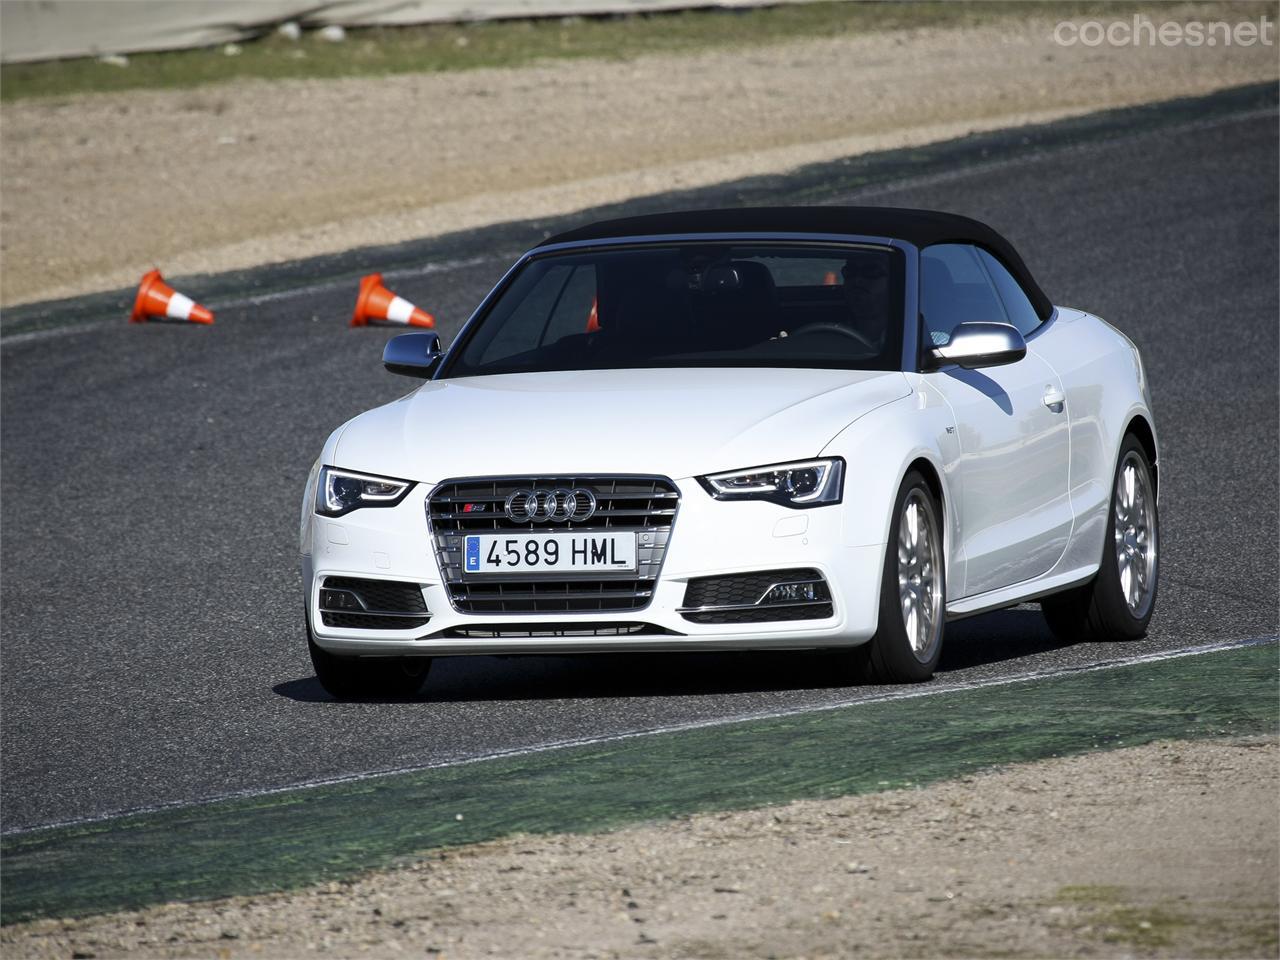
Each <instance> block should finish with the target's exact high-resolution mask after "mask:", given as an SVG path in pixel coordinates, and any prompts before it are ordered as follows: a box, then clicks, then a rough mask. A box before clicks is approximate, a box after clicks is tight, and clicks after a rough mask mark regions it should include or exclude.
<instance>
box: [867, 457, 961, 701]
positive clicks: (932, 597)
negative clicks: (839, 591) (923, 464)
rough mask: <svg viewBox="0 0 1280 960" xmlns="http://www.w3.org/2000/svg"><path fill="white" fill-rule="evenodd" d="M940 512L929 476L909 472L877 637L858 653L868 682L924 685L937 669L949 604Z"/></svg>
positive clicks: (888, 552)
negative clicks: (947, 602)
mask: <svg viewBox="0 0 1280 960" xmlns="http://www.w3.org/2000/svg"><path fill="white" fill-rule="evenodd" d="M941 513H942V511H941V510H940V509H939V506H938V502H937V500H936V498H935V497H934V495H933V492H932V491H931V490H930V489H929V485H928V483H927V482H926V481H925V479H924V477H923V476H921V475H920V474H919V473H916V472H915V471H912V472H911V473H908V474H907V476H906V478H905V479H904V480H903V481H902V487H901V488H900V489H899V491H898V499H897V501H896V502H895V504H894V513H893V516H894V522H893V526H892V527H891V528H890V529H891V530H892V536H891V539H890V540H889V543H888V545H887V546H886V548H885V560H884V571H883V573H882V574H881V581H880V617H879V623H878V626H877V628H876V633H875V636H874V637H872V638H871V639H870V640H869V641H868V642H867V643H865V644H864V645H863V646H861V647H857V648H855V649H854V650H853V654H854V656H855V658H857V666H858V667H859V668H860V671H859V672H860V673H861V674H862V677H863V679H866V680H869V681H871V682H873V683H919V682H920V681H922V680H928V679H929V678H931V677H932V676H933V671H934V670H935V669H936V668H937V666H938V660H939V659H940V658H941V657H942V632H943V627H944V625H945V624H944V621H945V619H946V605H947V604H946V601H947V579H946V563H945V560H944V559H943V556H944V555H943V540H942V520H941Z"/></svg>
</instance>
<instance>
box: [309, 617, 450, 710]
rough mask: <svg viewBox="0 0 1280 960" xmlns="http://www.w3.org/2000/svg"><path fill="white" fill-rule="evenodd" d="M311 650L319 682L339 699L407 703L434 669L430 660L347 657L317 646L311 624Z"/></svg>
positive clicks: (417, 658)
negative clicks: (404, 701) (399, 701)
mask: <svg viewBox="0 0 1280 960" xmlns="http://www.w3.org/2000/svg"><path fill="white" fill-rule="evenodd" d="M307 650H308V652H309V653H310V654H311V665H312V666H313V667H314V668H315V671H316V679H317V680H319V681H320V686H322V687H324V689H325V692H326V693H328V694H329V696H331V697H333V698H334V699H335V700H369V699H372V700H407V699H409V698H411V697H414V696H416V695H417V693H418V691H419V690H421V689H422V683H423V681H424V680H426V679H427V673H428V672H429V671H430V670H431V658H430V657H345V656H342V655H341V654H336V653H330V652H329V651H327V650H324V649H322V648H321V647H320V645H319V644H317V643H316V641H315V638H314V637H312V636H311V625H310V624H307Z"/></svg>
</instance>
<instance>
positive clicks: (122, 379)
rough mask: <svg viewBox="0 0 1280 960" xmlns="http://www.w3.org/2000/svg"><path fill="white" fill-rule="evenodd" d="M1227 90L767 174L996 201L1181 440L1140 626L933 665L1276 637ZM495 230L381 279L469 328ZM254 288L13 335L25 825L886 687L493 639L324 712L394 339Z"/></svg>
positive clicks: (1273, 447)
mask: <svg viewBox="0 0 1280 960" xmlns="http://www.w3.org/2000/svg"><path fill="white" fill-rule="evenodd" d="M1215 103H1216V102H1215ZM1232 103H1234V106H1233V105H1231V103H1229V104H1228V105H1227V106H1222V105H1221V104H1217V105H1214V104H1209V105H1207V106H1205V107H1204V108H1203V109H1198V110H1191V111H1190V113H1189V114H1188V111H1187V109H1186V108H1185V107H1184V108H1183V114H1180V115H1179V118H1178V119H1177V122H1168V123H1163V122H1162V123H1150V124H1146V125H1143V126H1138V127H1135V128H1133V129H1127V128H1125V127H1124V125H1123V121H1121V120H1117V121H1116V122H1115V124H1113V129H1111V130H1110V132H1109V133H1108V134H1107V135H1106V136H1093V137H1092V138H1090V139H1088V140H1087V141H1086V142H1080V143H1075V142H1071V138H1070V137H1066V138H1062V137H1059V138H1058V142H1055V143H1054V144H1052V145H1051V146H1047V147H1045V148H1044V149H1034V150H1031V149H1028V150H1019V149H1016V148H1015V147H1016V145H1017V143H1018V142H1019V138H1020V134H1018V133H1017V132H1014V133H1012V134H1007V135H1006V138H1005V140H1003V141H992V142H995V143H1001V142H1003V143H1008V144H1010V145H1011V146H1010V148H1009V149H1008V150H1007V151H1002V152H995V153H992V154H991V155H989V156H988V157H987V158H986V159H985V160H982V161H980V162H969V161H966V162H964V163H960V164H957V165H956V166H955V167H954V168H953V169H951V170H949V171H948V172H937V171H935V172H931V173H929V174H927V175H924V176H919V175H916V176H914V177H913V176H912V175H911V171H912V170H913V169H915V168H913V167H911V166H910V165H906V164H904V165H903V173H904V175H906V178H905V179H903V178H899V179H898V181H897V182H896V183H886V182H884V181H881V182H879V183H877V184H875V185H873V186H871V187H867V188H863V189H860V190H851V189H850V184H849V182H848V181H847V180H840V179H839V178H833V179H832V183H831V185H830V186H829V187H825V188H824V187H823V185H822V183H818V184H817V185H816V186H814V184H813V177H812V175H811V174H812V172H811V173H810V176H809V177H808V179H807V180H806V181H805V185H804V190H803V191H799V188H798V186H797V184H798V183H799V181H798V180H796V181H792V180H789V179H788V178H786V177H777V178H771V179H770V180H769V181H768V183H766V184H764V185H760V184H756V185H755V186H754V187H753V189H754V190H755V193H753V195H752V199H754V200H756V201H757V202H759V201H761V200H768V199H771V198H772V199H774V200H775V201H777V202H795V200H796V199H797V198H798V199H801V200H803V201H804V202H843V201H851V200H857V201H859V202H867V203H877V204H895V205H911V206H922V207H937V208H941V209H947V210H953V211H956V212H959V213H964V214H969V215H971V216H975V217H978V218H980V219H983V220H986V221H988V222H990V223H991V224H993V225H994V226H996V227H997V228H998V229H999V230H1001V231H1002V232H1004V233H1005V234H1006V235H1007V236H1009V237H1010V238H1011V239H1012V240H1013V242H1014V243H1015V245H1016V246H1017V247H1018V248H1019V249H1020V251H1021V252H1022V254H1023V256H1024V257H1025V259H1026V261H1027V262H1028V264H1029V265H1030V267H1031V269H1032V271H1033V272H1034V273H1035V275H1036V277H1037V279H1038V280H1039V281H1040V284H1041V286H1042V287H1043V288H1044V289H1045V290H1046V291H1047V292H1048V293H1049V295H1050V296H1051V297H1052V298H1053V300H1054V302H1056V303H1059V304H1064V305H1071V306H1078V307H1082V308H1085V309H1088V310H1090V311H1093V312H1096V313H1098V314H1100V315H1101V316H1103V317H1105V318H1107V319H1108V320H1110V321H1111V322H1113V323H1114V324H1116V325H1117V326H1119V327H1120V328H1121V329H1123V330H1124V331H1126V332H1127V333H1128V334H1129V335H1130V336H1132V337H1133V338H1134V339H1135V340H1136V341H1137V342H1138V343H1139V345H1140V346H1141V347H1142V349H1143V353H1144V357H1145V359H1146V363H1147V369H1148V371H1149V374H1150V377H1151V380H1152V383H1153V389H1154V400H1155V404H1156V410H1155V412H1156V416H1157V419H1158V428H1159V431H1160V439H1161V463H1160V478H1161V491H1160V499H1161V527H1162V535H1163V545H1162V546H1163V553H1162V558H1161V559H1162V572H1161V586H1160V596H1159V600H1158V605H1157V611H1156V615H1155V618H1154V620H1153V621H1152V626H1151V632H1150V635H1149V636H1148V637H1147V638H1146V639H1145V640H1143V641H1139V642H1137V643H1132V644H1121V645H1099V644H1075V645H1066V646H1063V645H1059V644H1058V643H1056V642H1055V641H1054V640H1053V639H1052V637H1051V636H1050V635H1049V633H1048V631H1047V630H1046V628H1045V627H1044V625H1043V623H1042V620H1041V617H1040V614H1039V612H1038V610H1037V609H1036V608H1034V607H1028V608H1025V609H1019V610H1013V611H1006V612H1000V613H995V614H989V615H985V616H982V617H977V618H973V619H970V620H965V621H961V622H957V623H955V624H952V625H951V626H950V627H949V628H948V632H947V646H946V650H945V651H944V654H943V661H942V668H941V670H940V672H939V675H938V677H937V679H936V680H935V683H938V684H947V683H963V682H969V681H977V680H984V679H990V678H994V677H1001V676H1015V675H1019V674H1027V673H1032V672H1038V671H1044V670H1051V669H1055V668H1060V667H1064V666H1070V665H1081V664H1086V663H1091V662H1096V661H1102V660H1110V659H1114V658H1117V657H1123V656H1129V655H1133V654H1138V653H1146V652H1152V651H1158V650H1168V649H1178V648H1185V647H1190V646H1194V645H1198V644H1203V643H1206V642H1212V641H1221V640H1229V639H1238V638H1246V637H1256V636H1262V635H1273V634H1274V633H1275V632H1276V626H1277V623H1276V618H1277V597H1276V585H1277V575H1278V574H1277V551H1276V543H1277V536H1278V524H1277V483H1276V477H1277V475H1278V473H1277V430H1276V425H1277V417H1278V410H1277V368H1276V364H1277V316H1278V315H1280V304H1278V303H1277V262H1278V257H1280V250H1278V249H1277V247H1278V244H1277V235H1278V232H1280V225H1278V223H1277V202H1278V198H1277V182H1278V180H1280V176H1278V170H1277V157H1278V147H1277V124H1276V112H1275V105H1274V103H1275V102H1274V95H1273V96H1272V97H1271V98H1270V102H1269V104H1268V105H1264V106H1262V107H1259V106H1257V105H1256V104H1252V105H1249V104H1244V103H1243V102H1242V101H1232ZM1184 114H1187V115H1184ZM696 200H697V198H696V197H695V198H692V201H691V202H690V203H689V204H688V205H693V202H696ZM702 205H706V202H705V200H704V202H703V203H702ZM583 219H587V217H584V218H583ZM491 235H493V234H485V236H486V237H487V236H491ZM477 236H479V234H477ZM502 236H503V237H505V238H506V240H505V241H504V244H505V245H504V244H489V243H486V244H478V242H476V241H475V239H474V238H473V242H471V243H470V244H469V245H468V243H467V239H466V237H459V238H457V250H458V255H457V256H452V257H451V256H448V255H447V254H448V250H445V251H442V255H440V256H437V257H434V258H432V259H431V260H430V262H429V263H427V264H426V265H425V267H424V264H423V262H422V261H421V260H419V261H418V262H417V264H416V265H415V266H402V267H399V268H397V269H396V270H395V271H394V272H393V273H392V274H390V275H389V276H388V283H389V285H391V286H392V287H393V288H394V289H395V290H396V292H398V293H400V294H402V295H403V296H406V297H408V298H409V299H411V300H413V301H415V302H417V303H419V304H421V305H422V306H424V307H427V308H428V309H430V310H432V311H433V312H435V313H436V314H437V316H438V317H439V318H440V321H441V322H440V328H439V332H440V333H441V334H442V336H443V337H444V338H445V340H446V341H448V340H449V339H450V338H451V336H452V335H453V334H454V333H455V332H456V330H457V329H458V326H459V325H460V324H461V322H462V321H464V320H465V319H466V316H467V314H468V313H469V311H470V310H471V308H472V307H473V306H474V305H475V304H476V303H477V302H478V300H479V299H480V297H481V296H482V295H483V294H484V292H485V291H486V290H487V289H488V288H489V286H490V285H491V284H492V283H493V282H494V281H495V280H496V279H497V278H498V277H499V276H500V274H501V273H502V272H503V271H504V270H505V268H506V267H507V266H508V265H509V263H510V261H511V260H512V259H513V257H514V256H515V255H516V254H518V253H519V252H520V250H521V249H523V248H526V247H529V246H532V245H533V244H535V243H536V242H538V241H539V240H540V239H541V238H542V233H541V231H537V230H534V229H527V230H526V228H523V227H522V228H513V229H509V230H508V231H507V232H506V233H505V234H503V235H502ZM355 256H356V258H357V259H358V258H359V256H360V255H359V254H357V255H355ZM347 264H348V266H349V267H353V268H354V269H356V270H361V271H364V270H375V269H379V268H381V267H383V266H384V263H383V262H381V261H379V260H377V259H375V258H374V257H373V256H372V255H370V257H369V260H368V262H364V263H356V264H352V262H351V258H350V257H349V258H348V261H347ZM271 276H272V277H275V278H277V279H278V278H280V277H287V276H288V271H287V270H282V271H277V272H276V273H274V274H272V275H271ZM267 286H270V284H265V285H264V286H262V287H260V288H259V289H257V290H247V291H246V292H245V293H244V294H243V295H241V296H236V295H235V294H234V293H233V292H227V291H225V290H224V293H223V295H222V296H221V299H220V300H218V301H217V302H215V303H210V304H209V305H210V306H214V307H215V308H216V309H217V311H218V320H217V324H216V325H215V326H213V327H211V328H196V327H192V326H179V325H160V324H148V325H144V326H129V325H127V324H126V323H125V315H124V313H123V312H121V313H119V314H114V313H111V314H107V313H104V314H102V315H101V316H100V317H98V319H97V320H95V321H93V322H91V323H78V324H73V325H67V326H65V327H62V328H59V327H58V325H57V320H58V317H57V316H56V314H58V313H59V312H66V314H67V315H68V316H70V315H72V314H74V313H75V311H76V310H77V309H80V310H81V312H82V313H83V312H84V311H85V310H87V309H88V308H87V307H84V305H83V304H82V305H80V306H79V307H77V305H76V304H71V303H68V304H64V305H60V306H58V307H57V308H56V309H51V310H50V311H48V312H50V313H51V314H53V315H54V316H53V322H52V326H51V327H50V326H49V325H48V324H42V325H43V326H46V327H49V328H48V329H44V330H37V332H34V333H9V334H8V335H7V336H5V338H4V339H3V340H0V348H2V349H0V362H2V369H0V372H2V373H3V383H2V386H0V390H2V394H0V397H2V401H3V445H2V448H0V470H2V474H0V476H2V490H0V493H2V496H0V510H2V520H3V532H4V536H3V545H2V550H3V553H2V557H3V569H4V578H3V583H2V585H0V591H2V593H0V599H2V601H3V627H4V641H3V675H2V677H0V694H2V696H3V704H4V706H3V717H2V721H3V729H2V732H3V739H2V743H0V747H2V749H3V758H4V777H3V784H2V787H0V803H2V805H3V827H4V830H5V831H15V830H23V829H28V828H32V827H36V826H40V825H44V824H49V823H55V822H65V821H68V820H74V819H77V818H85V817H96V816H102V815H107V814H111V813H115V812H121V811H126V810H131V809H138V808H144V807H149V806H154V805H159V804H167V803H174V802H184V801H195V800H199V799H203V798H209V797H214V796H221V795H226V794H228V793H232V792H238V791H254V790H266V789H273V788H281V787H287V786H290V785H293V784H299V783H305V782H311V781H316V780H322V779H327V778H334V777H343V776H349V775H356V774H360V773H365V772H376V771H384V770H391V769H399V768H410V767H416V766H421V765H426V764H431V763H438V762H441V761H448V760H451V759H463V758H468V757H474V756H481V755H487V754H491V753H495V752H500V751H505V750H513V749H520V748H525V747H532V746H537V745H541V744H547V743H553V742H559V741H571V740H574V739H580V738H587V737H594V736H607V735H611V734H618V733H625V732H630V731H641V730H648V729H652V728H656V727H664V726H668V725H673V724H680V723H689V722H705V721H714V720H716V719H721V718H726V719H727V718H733V717H737V716H742V715H748V714H760V713H767V712H770V711H778V710H789V709H796V708H803V707H805V706H806V705H821V704H829V703H835V702H841V701H848V700H856V699H859V698H862V697H869V696H879V695H883V693H885V691H884V690H883V689H872V688H856V687H855V688H842V687H831V686H828V685H827V683H828V681H827V677H826V675H825V671H824V669H823V666H822V662H821V660H820V659H819V658H816V657H811V656H808V655H805V654H791V655H782V654H754V655H747V654H698V655H645V656H597V657H576V658H575V657H531V658H514V659H496V658H489V657H476V658H458V659H447V660H440V661H438V662H437V663H436V665H435V668H434V670H433V672H432V674H431V676H430V679H429V680H428V682H427V684H426V686H425V687H424V690H423V693H422V695H421V697H420V699H419V700H418V702H415V703H408V704H405V703H354V704H338V703H334V702H332V701H330V700H329V698H328V697H327V696H326V695H325V694H324V692H323V691H322V690H321V688H320V686H319V684H318V683H317V682H316V681H315V679H314V677H313V676H312V672H311V666H310V663H309V661H308V659H307V654H306V645H305V641H304V638H303V632H302V630H303V627H302V593H301V584H300V577H299V574H298V565H297V557H296V541H297V526H298V513H299V498H300V495H301V490H302V485H303V482H304V479H305V477H306V473H307V470H308V469H309V467H310V465H311V463H312V461H313V459H314V458H315V456H316V454H317V453H318V451H319V449H320V445H321V443H322V442H323V440H324V438H325V436H326V435H327V434H328V433H329V431H330V430H332V429H333V428H334V427H336V426H337V425H339V424H340V423H342V422H343V421H344V420H346V419H347V418H349V417H350V416H352V415H354V414H355V413H357V412H359V411H361V410H363V409H366V408H368V407H370V406H373V405H375V404H378V403H381V402H384V401H387V400H390V399H393V398H395V397H396V396H399V395H401V394H402V393H404V392H407V391H408V390H409V389H411V388H412V386H413V384H412V382H411V381H409V380H405V379H403V378H398V377H394V376H391V375H390V374H387V373H385V372H384V371H383V370H382V367H381V363H380V355H381V351H382V346H383V344H384V343H385V341H386V339H387V338H388V336H389V335H392V334H394V333H395V332H397V331H395V330H386V329H357V330H352V329H349V328H348V327H347V326H346V323H347V320H348V318H349V315H350V309H351V305H352V302H353V300H354V293H355V283H354V281H353V280H351V281H348V280H343V282H341V283H336V282H335V283H327V284H326V283H325V282H323V281H319V282H317V281H316V278H314V277H313V278H312V282H311V283H310V285H309V286H303V287H302V288H301V289H293V290H291V289H290V286H289V284H288V283H284V282H277V283H276V284H275V286H274V287H272V288H271V289H270V290H267V291H266V292H265V293H264V292H263V291H264V289H265V288H266V287H267ZM295 288H296V285H295ZM193 292H194V293H195V294H197V298H198V299H201V298H202V292H201V290H199V289H197V290H195V291H193ZM86 302H89V303H92V302H96V301H92V300H90V301H86ZM15 313H19V314H20V311H15ZM108 321H109V322H108ZM9 329H12V328H9ZM1088 708H1089V705H1088V704H1087V703H1082V704H1080V709H1081V710H1088ZM851 749H853V747H852V746H851Z"/></svg>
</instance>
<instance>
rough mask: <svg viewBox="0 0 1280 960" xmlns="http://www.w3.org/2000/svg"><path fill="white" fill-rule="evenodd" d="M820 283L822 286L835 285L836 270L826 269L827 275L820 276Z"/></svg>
mask: <svg viewBox="0 0 1280 960" xmlns="http://www.w3.org/2000/svg"><path fill="white" fill-rule="evenodd" d="M822 285H823V286H824V287H834V286H835V285H836V272H835V271H834V270H828V271H827V275H826V276H825V277H823V278H822Z"/></svg>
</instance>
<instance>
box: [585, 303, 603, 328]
mask: <svg viewBox="0 0 1280 960" xmlns="http://www.w3.org/2000/svg"><path fill="white" fill-rule="evenodd" d="M599 329H600V300H599V298H598V297H592V298H591V312H590V313H588V314H587V333H595V332H596V331H597V330H599Z"/></svg>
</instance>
